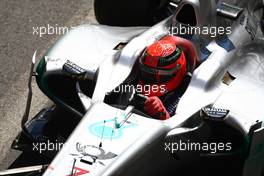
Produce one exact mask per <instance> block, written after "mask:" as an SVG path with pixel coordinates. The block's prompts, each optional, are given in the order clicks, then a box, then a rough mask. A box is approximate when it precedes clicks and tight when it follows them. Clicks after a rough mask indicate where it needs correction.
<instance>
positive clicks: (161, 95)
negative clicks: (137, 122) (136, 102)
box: [138, 35, 197, 120]
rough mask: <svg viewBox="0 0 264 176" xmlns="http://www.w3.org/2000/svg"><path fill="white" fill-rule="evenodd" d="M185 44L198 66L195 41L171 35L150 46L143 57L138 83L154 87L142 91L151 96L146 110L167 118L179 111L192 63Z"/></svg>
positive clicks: (161, 118) (145, 106)
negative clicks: (193, 45)
mask: <svg viewBox="0 0 264 176" xmlns="http://www.w3.org/2000/svg"><path fill="white" fill-rule="evenodd" d="M183 48H187V49H188V50H187V51H188V54H189V56H191V60H192V61H191V62H192V64H191V65H193V66H192V67H194V65H195V63H196V60H197V58H196V57H195V56H197V55H196V51H195V50H194V48H193V47H192V44H191V42H189V41H188V40H185V39H183V38H179V37H175V36H170V35H168V36H165V37H163V38H161V39H160V40H158V41H156V42H155V43H153V44H152V45H150V46H149V47H147V48H146V49H145V50H144V52H143V55H142V56H141V57H140V59H139V65H140V66H139V70H140V76H139V77H140V78H139V80H138V84H139V85H141V86H146V85H148V86H149V87H150V89H149V91H147V92H144V91H142V92H141V94H143V95H144V96H145V97H147V100H146V101H145V103H144V111H145V112H146V113H147V114H148V115H150V116H152V117H154V118H156V119H160V120H166V119H168V118H170V116H173V115H174V114H175V111H176V107H177V104H178V102H179V99H180V97H181V91H180V89H181V86H183V84H184V79H185V76H186V74H187V72H188V69H189V68H188V67H190V65H189V64H188V62H187V60H186V54H185V50H184V49H183Z"/></svg>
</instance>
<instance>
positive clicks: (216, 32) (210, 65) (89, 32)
mask: <svg viewBox="0 0 264 176" xmlns="http://www.w3.org/2000/svg"><path fill="white" fill-rule="evenodd" d="M98 2H99V1H98ZM170 4H171V5H173V7H174V8H175V11H174V12H173V13H171V16H169V17H167V18H165V19H164V20H162V21H161V22H159V23H157V24H156V25H154V26H152V27H144V26H139V27H114V26H107V25H82V26H79V27H76V28H74V29H73V30H71V31H70V32H69V33H68V34H67V35H64V36H63V37H62V38H61V39H60V40H58V41H57V42H56V43H55V44H54V46H53V47H51V48H50V49H49V51H47V53H46V54H45V56H43V58H42V59H41V60H40V62H39V63H38V65H37V68H36V71H34V63H35V57H36V53H35V54H34V55H33V59H32V60H33V63H32V67H31V73H30V77H29V95H28V101H27V107H26V112H25V114H24V116H23V119H22V132H21V134H19V135H18V137H17V138H16V140H15V141H14V143H13V145H12V148H14V149H17V150H22V151H24V152H29V153H30V154H31V155H33V154H37V155H38V156H39V158H38V160H39V161H41V160H43V158H44V160H45V161H43V162H40V163H39V162H38V163H37V162H36V165H37V166H28V167H21V168H10V169H9V170H6V171H2V172H0V175H12V174H21V173H22V174H24V175H25V173H27V174H28V173H29V174H30V175H44V176H77V175H78V176H79V175H87V176H89V175H91V176H92V175H93V176H99V175H102V176H109V175H113V176H117V175H125V176H130V175H142V176H146V175H193V174H196V175H201V174H203V175H220V174H221V175H223V174H224V175H232V176H234V175H243V176H261V175H263V174H264V128H263V124H262V122H263V120H264V111H263V110H262V103H261V102H262V100H263V99H264V91H263V90H264V89H263V88H264V65H263V64H264V40H263V30H264V28H263V6H264V2H263V1H260V0H259V1H256V0H248V1H247V0H243V1H240V2H238V3H236V4H228V3H225V2H222V1H219V2H218V1H217V2H216V1H215V0H210V1H208V0H181V1H173V2H170ZM97 13H98V12H97ZM102 18H103V17H102ZM108 22H109V21H108ZM142 23H144V22H142ZM112 24H114V22H113V23H112ZM144 24H146V25H148V24H147V23H144ZM124 25H125V26H127V25H126V24H124ZM139 25H140V24H139ZM164 36H165V37H166V36H173V37H174V38H175V39H176V40H177V42H180V43H181V45H182V47H183V50H184V51H186V52H185V53H187V54H186V60H187V74H186V75H185V76H184V86H183V88H182V90H181V92H180V96H179V100H178V101H177V108H176V113H175V115H173V116H171V117H170V118H169V119H167V120H159V119H155V118H153V117H152V116H150V115H149V114H146V113H145V112H144V111H143V110H142V107H141V106H142V102H144V101H145V100H146V97H145V96H142V95H141V94H137V91H135V89H134V88H132V89H129V91H127V92H120V91H119V92H115V91H114V90H116V88H117V87H119V86H120V85H131V84H132V82H133V80H134V78H135V77H137V74H138V73H139V72H138V68H139V67H140V59H139V58H140V57H141V56H142V54H144V52H143V51H144V49H145V48H146V47H147V46H149V45H150V44H152V43H153V42H155V41H159V40H161V39H163V38H164ZM194 58H195V59H194ZM194 60H196V61H197V63H195V62H194ZM32 76H36V81H37V84H38V86H39V88H40V90H41V91H42V92H43V93H45V95H46V96H47V97H49V98H50V99H51V100H52V101H53V102H54V105H52V106H51V107H48V108H45V109H43V110H42V111H41V112H39V113H38V114H37V115H36V116H35V117H34V118H32V119H31V120H30V121H28V116H29V115H28V114H29V110H30V104H31V98H32V91H31V81H32ZM50 161H51V162H50ZM24 162H26V161H25V160H24ZM38 164H40V165H38Z"/></svg>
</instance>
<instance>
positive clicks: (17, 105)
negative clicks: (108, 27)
mask: <svg viewBox="0 0 264 176" xmlns="http://www.w3.org/2000/svg"><path fill="white" fill-rule="evenodd" d="M88 23H96V20H95V18H94V11H93V0H78V1H76V0H45V1H43V0H23V1H17V0H1V1H0V163H1V164H0V170H2V169H5V168H7V167H8V166H9V165H10V164H11V163H12V162H13V161H14V159H15V158H16V157H17V156H18V155H19V154H20V153H19V152H16V151H14V150H10V145H11V143H12V141H13V139H14V138H15V137H16V135H17V134H18V132H19V131H20V130H21V128H20V121H21V117H22V115H23V112H24V109H25V104H26V97H27V81H26V80H27V78H28V74H29V68H30V62H31V58H32V55H33V53H34V51H35V50H36V49H38V54H37V61H39V59H40V57H41V56H42V55H44V53H45V51H46V50H47V49H48V48H49V47H50V46H51V45H52V44H53V43H54V42H55V41H56V39H57V38H59V37H60V35H59V34H50V35H48V34H47V35H41V36H40V31H39V29H40V27H47V26H48V25H50V26H54V27H59V26H63V27H64V26H67V27H74V26H78V25H80V24H88ZM34 29H38V33H37V32H36V31H35V30H34ZM34 31H35V32H34ZM51 33H52V32H51ZM48 103H49V102H48V99H47V98H46V97H45V96H44V95H43V94H42V93H41V92H40V91H39V90H38V88H37V85H36V83H35V82H34V81H33V101H32V107H31V116H33V115H34V114H36V113H37V112H38V111H39V110H40V109H41V108H42V107H43V106H45V105H46V104H48Z"/></svg>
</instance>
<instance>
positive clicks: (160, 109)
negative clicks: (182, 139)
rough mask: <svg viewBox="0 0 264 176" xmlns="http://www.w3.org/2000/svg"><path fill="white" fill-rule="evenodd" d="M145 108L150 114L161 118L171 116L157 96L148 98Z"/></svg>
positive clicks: (164, 118)
mask: <svg viewBox="0 0 264 176" xmlns="http://www.w3.org/2000/svg"><path fill="white" fill-rule="evenodd" d="M144 110H145V111H146V113H147V114H148V115H150V116H152V117H154V118H157V119H160V120H166V119H168V118H170V115H169V113H168V111H167V110H166V108H165V107H164V105H163V103H162V102H161V100H160V99H159V97H157V96H153V97H149V98H148V99H147V101H146V102H145V104H144Z"/></svg>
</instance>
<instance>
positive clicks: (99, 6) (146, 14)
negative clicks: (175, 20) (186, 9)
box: [94, 0, 170, 26]
mask: <svg viewBox="0 0 264 176" xmlns="http://www.w3.org/2000/svg"><path fill="white" fill-rule="evenodd" d="M168 2H169V1H168V0H94V11H95V17H96V19H97V21H98V22H99V23H100V24H105V25H111V26H150V25H153V24H155V23H156V22H158V21H160V20H162V19H164V18H165V17H167V16H168V15H169V14H170V13H169V14H167V11H166V12H165V9H166V6H167V5H168ZM161 10H162V11H164V13H165V15H164V13H162V17H161V15H160V11H161ZM157 16H159V17H157Z"/></svg>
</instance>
